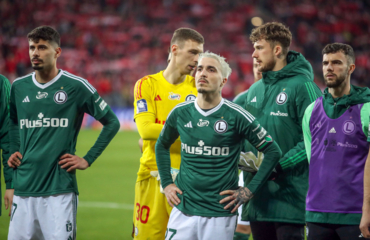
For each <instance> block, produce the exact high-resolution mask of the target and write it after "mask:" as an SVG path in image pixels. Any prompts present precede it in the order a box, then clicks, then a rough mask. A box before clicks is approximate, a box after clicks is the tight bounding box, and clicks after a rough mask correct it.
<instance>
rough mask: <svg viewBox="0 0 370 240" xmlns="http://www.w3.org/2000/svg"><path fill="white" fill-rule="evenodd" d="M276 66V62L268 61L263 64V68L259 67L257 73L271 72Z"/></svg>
mask: <svg viewBox="0 0 370 240" xmlns="http://www.w3.org/2000/svg"><path fill="white" fill-rule="evenodd" d="M275 65H276V61H274V60H271V61H268V62H266V63H265V66H261V67H260V68H259V69H258V71H259V72H268V71H271V70H272V69H274V67H275Z"/></svg>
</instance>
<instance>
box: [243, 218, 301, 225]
mask: <svg viewBox="0 0 370 240" xmlns="http://www.w3.org/2000/svg"><path fill="white" fill-rule="evenodd" d="M242 221H250V222H283V223H294V224H306V221H305V220H303V221H299V220H290V219H281V218H276V219H275V218H258V219H248V218H244V219H243V218H242Z"/></svg>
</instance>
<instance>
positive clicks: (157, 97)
mask: <svg viewBox="0 0 370 240" xmlns="http://www.w3.org/2000/svg"><path fill="white" fill-rule="evenodd" d="M154 101H162V99H161V97H160V96H159V95H157V96H156V97H155V98H154Z"/></svg>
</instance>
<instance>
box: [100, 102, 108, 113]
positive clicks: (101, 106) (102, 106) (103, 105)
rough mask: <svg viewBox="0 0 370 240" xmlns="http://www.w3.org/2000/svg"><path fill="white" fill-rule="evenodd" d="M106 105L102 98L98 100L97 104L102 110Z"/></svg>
mask: <svg viewBox="0 0 370 240" xmlns="http://www.w3.org/2000/svg"><path fill="white" fill-rule="evenodd" d="M106 106H107V103H106V102H105V101H104V100H102V101H101V102H100V104H99V107H100V109H101V110H102V111H103V110H104V108H105V107H106Z"/></svg>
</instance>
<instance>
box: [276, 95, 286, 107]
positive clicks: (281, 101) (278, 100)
mask: <svg viewBox="0 0 370 240" xmlns="http://www.w3.org/2000/svg"><path fill="white" fill-rule="evenodd" d="M287 100H288V95H287V94H286V92H281V93H279V94H278V95H277V97H276V103H277V104H278V105H283V104H284V103H286V101H287Z"/></svg>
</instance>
